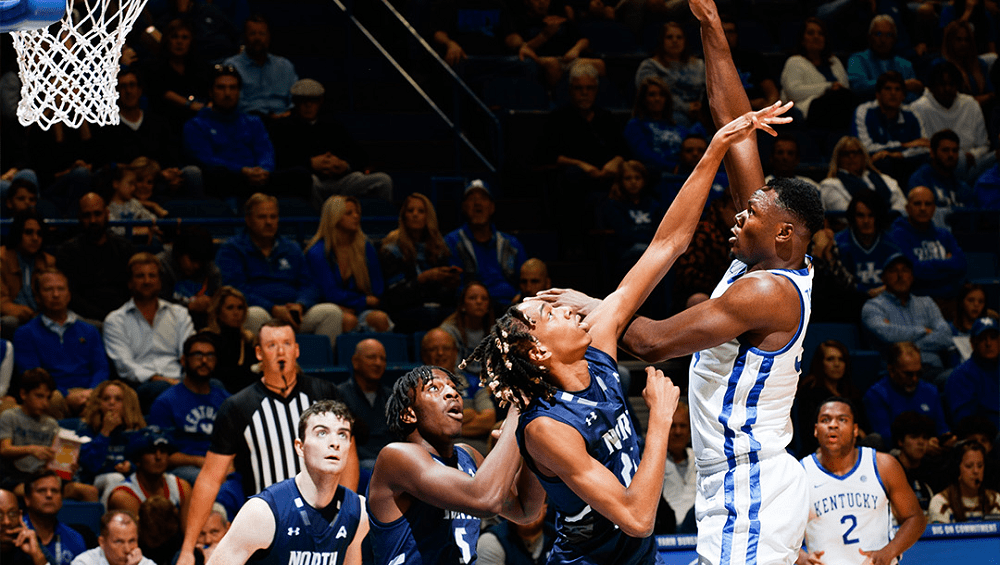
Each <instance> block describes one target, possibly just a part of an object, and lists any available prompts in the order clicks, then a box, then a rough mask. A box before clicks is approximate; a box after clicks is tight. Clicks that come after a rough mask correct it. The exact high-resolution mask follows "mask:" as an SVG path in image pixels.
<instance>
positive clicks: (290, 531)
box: [288, 528, 299, 536]
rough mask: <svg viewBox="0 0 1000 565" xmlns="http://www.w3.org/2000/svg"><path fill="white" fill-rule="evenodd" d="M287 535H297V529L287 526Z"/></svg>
mask: <svg viewBox="0 0 1000 565" xmlns="http://www.w3.org/2000/svg"><path fill="white" fill-rule="evenodd" d="M288 535H290V536H297V535H299V529H298V528H288Z"/></svg>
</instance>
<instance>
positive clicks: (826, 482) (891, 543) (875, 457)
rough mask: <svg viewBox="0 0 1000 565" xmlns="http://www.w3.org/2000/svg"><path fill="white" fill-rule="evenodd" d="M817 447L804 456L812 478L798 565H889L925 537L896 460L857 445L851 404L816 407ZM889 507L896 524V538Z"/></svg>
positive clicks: (838, 402) (840, 401) (833, 400)
mask: <svg viewBox="0 0 1000 565" xmlns="http://www.w3.org/2000/svg"><path fill="white" fill-rule="evenodd" d="M813 433H814V434H815V436H816V440H817V441H819V449H818V450H816V453H814V454H812V455H809V456H807V457H803V458H802V466H803V467H804V468H805V470H806V476H807V478H808V480H809V485H811V488H810V489H809V523H808V525H807V526H806V547H807V548H808V552H806V551H804V550H801V549H800V550H799V559H798V561H797V563H798V564H799V565H823V564H830V565H832V564H834V563H837V564H840V563H843V564H845V565H847V564H858V565H861V564H865V565H867V564H873V565H890V564H892V563H896V562H897V558H898V557H899V555H900V554H902V553H903V552H904V551H906V550H907V549H909V548H910V546H912V545H913V544H914V543H916V541H917V540H918V539H920V535H921V534H923V533H924V526H926V525H927V520H926V518H924V513H923V511H921V509H920V503H919V502H917V497H916V495H915V494H913V489H911V488H910V484H909V483H908V482H907V480H906V473H905V472H904V471H903V468H902V467H901V466H900V465H899V462H897V461H896V458H895V457H893V456H891V455H889V454H886V453H877V452H876V451H875V450H874V449H872V448H870V447H857V448H856V447H855V446H854V442H855V439H856V437H857V434H858V425H857V424H856V423H855V422H854V406H853V405H852V404H851V402H850V401H849V400H847V399H844V398H831V399H830V400H827V401H826V402H824V403H823V404H822V405H820V407H819V411H818V413H817V416H816V424H815V431H814V432H813ZM890 507H891V509H892V511H893V512H894V513H895V515H896V519H897V520H898V521H899V531H898V532H896V536H895V537H893V536H892V517H891V515H890V514H889V510H890Z"/></svg>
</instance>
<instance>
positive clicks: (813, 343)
mask: <svg viewBox="0 0 1000 565" xmlns="http://www.w3.org/2000/svg"><path fill="white" fill-rule="evenodd" d="M828 339H835V340H837V341H839V342H840V343H843V344H844V345H846V346H847V349H848V350H849V351H854V350H855V349H858V348H860V347H861V334H860V329H859V328H858V326H857V325H855V324H838V323H813V324H809V328H808V329H807V330H806V339H805V341H803V342H802V349H803V351H802V373H803V374H806V373H808V372H809V366H810V363H812V356H813V353H815V352H816V347H817V346H819V344H820V343H823V342H824V341H826V340H828Z"/></svg>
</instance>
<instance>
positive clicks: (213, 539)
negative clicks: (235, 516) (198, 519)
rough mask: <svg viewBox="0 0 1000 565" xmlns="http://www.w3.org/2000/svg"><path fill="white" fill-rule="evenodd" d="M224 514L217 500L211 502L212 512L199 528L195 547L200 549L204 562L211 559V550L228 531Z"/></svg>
mask: <svg viewBox="0 0 1000 565" xmlns="http://www.w3.org/2000/svg"><path fill="white" fill-rule="evenodd" d="M226 516H227V514H226V508H225V507H224V506H222V505H221V504H219V503H218V502H216V503H215V504H213V505H212V513H211V514H209V515H208V520H206V521H205V526H204V527H203V528H202V529H201V535H200V536H198V546H197V547H198V549H200V550H201V554H202V555H203V556H204V560H205V562H206V563H207V562H208V560H209V559H211V557H212V552H213V551H215V549H216V548H218V547H219V542H220V541H222V538H223V536H225V535H226V532H228V531H229V519H228V518H227V517H226Z"/></svg>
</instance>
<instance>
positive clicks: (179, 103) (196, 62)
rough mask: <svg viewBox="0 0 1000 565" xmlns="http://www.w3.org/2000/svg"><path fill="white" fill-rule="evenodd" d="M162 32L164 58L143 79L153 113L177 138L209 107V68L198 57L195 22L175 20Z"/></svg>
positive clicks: (150, 65) (148, 67)
mask: <svg viewBox="0 0 1000 565" xmlns="http://www.w3.org/2000/svg"><path fill="white" fill-rule="evenodd" d="M182 1H185V0H182ZM160 29H161V30H162V31H163V40H162V43H161V46H160V55H159V56H158V57H156V58H155V59H152V60H151V61H149V62H148V64H147V65H146V70H145V72H144V73H143V77H144V79H145V82H146V86H147V88H146V89H145V90H146V91H147V96H148V98H149V106H150V110H152V111H153V112H156V113H157V114H160V115H161V116H163V117H164V118H165V119H166V122H167V124H169V125H170V127H171V133H172V135H173V136H175V137H176V136H178V135H179V134H180V133H181V128H182V127H183V125H184V123H185V122H187V121H188V120H190V119H191V118H193V117H195V115H197V114H198V112H200V111H201V110H202V109H203V108H205V107H206V106H208V103H209V99H208V96H207V95H208V92H207V89H206V86H207V85H208V84H209V82H210V74H209V67H208V65H207V64H206V63H205V62H204V61H203V60H201V59H199V57H198V56H197V52H196V50H195V42H194V33H193V31H194V30H193V29H192V26H191V21H189V20H186V19H183V18H175V19H172V20H169V21H167V22H166V23H165V24H163V23H161V24H160ZM119 84H121V83H120V82H119Z"/></svg>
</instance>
